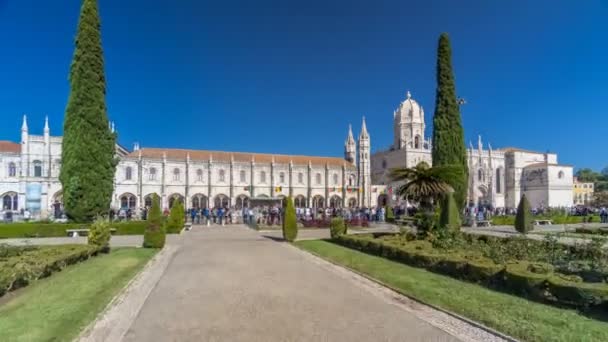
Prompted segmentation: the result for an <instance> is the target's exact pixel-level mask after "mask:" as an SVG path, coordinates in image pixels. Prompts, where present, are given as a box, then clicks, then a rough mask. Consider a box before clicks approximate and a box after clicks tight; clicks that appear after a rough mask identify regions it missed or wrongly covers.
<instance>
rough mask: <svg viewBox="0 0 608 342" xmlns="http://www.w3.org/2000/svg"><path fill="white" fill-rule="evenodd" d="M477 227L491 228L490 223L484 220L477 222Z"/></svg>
mask: <svg viewBox="0 0 608 342" xmlns="http://www.w3.org/2000/svg"><path fill="white" fill-rule="evenodd" d="M477 227H492V221H486V220H481V221H477Z"/></svg>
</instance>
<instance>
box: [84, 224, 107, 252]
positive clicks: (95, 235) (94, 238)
mask: <svg viewBox="0 0 608 342" xmlns="http://www.w3.org/2000/svg"><path fill="white" fill-rule="evenodd" d="M111 237H112V235H111V234H110V222H109V221H108V220H107V219H105V218H103V217H101V216H99V217H97V219H96V220H95V222H93V224H92V225H91V227H90V228H89V236H88V243H89V245H93V246H97V247H99V250H100V251H101V252H103V253H108V252H109V251H110V238H111Z"/></svg>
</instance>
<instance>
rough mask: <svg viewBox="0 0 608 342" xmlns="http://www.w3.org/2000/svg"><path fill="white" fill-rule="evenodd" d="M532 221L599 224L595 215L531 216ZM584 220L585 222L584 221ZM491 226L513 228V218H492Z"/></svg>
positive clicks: (598, 219)
mask: <svg viewBox="0 0 608 342" xmlns="http://www.w3.org/2000/svg"><path fill="white" fill-rule="evenodd" d="M532 219H533V220H551V221H553V223H554V224H576V223H585V222H600V217H599V216H597V215H589V216H573V215H541V216H532ZM585 220H586V221H585ZM492 224H493V225H495V226H514V225H515V216H510V215H509V216H494V217H492Z"/></svg>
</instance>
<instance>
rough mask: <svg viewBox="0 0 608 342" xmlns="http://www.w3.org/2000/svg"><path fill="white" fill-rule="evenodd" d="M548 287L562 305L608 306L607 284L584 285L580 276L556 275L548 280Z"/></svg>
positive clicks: (583, 306)
mask: <svg viewBox="0 0 608 342" xmlns="http://www.w3.org/2000/svg"><path fill="white" fill-rule="evenodd" d="M547 287H548V289H549V292H550V293H551V294H552V295H553V296H554V297H555V299H556V300H557V301H558V302H560V303H562V304H567V305H573V306H577V307H582V308H586V307H590V306H596V305H604V306H605V305H607V304H608V284H605V283H583V282H582V279H581V278H580V277H578V276H565V275H562V274H559V273H556V274H555V275H554V276H552V277H550V278H549V279H548V281H547Z"/></svg>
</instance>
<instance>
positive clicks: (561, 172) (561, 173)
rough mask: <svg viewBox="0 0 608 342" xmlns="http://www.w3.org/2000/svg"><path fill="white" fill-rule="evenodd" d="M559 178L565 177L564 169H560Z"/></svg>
mask: <svg viewBox="0 0 608 342" xmlns="http://www.w3.org/2000/svg"><path fill="white" fill-rule="evenodd" d="M557 178H559V179H562V178H564V171H560V172H559V173H558V174H557Z"/></svg>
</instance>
